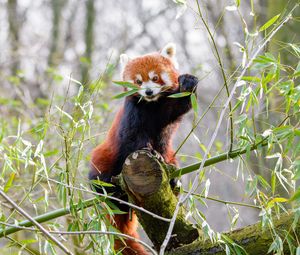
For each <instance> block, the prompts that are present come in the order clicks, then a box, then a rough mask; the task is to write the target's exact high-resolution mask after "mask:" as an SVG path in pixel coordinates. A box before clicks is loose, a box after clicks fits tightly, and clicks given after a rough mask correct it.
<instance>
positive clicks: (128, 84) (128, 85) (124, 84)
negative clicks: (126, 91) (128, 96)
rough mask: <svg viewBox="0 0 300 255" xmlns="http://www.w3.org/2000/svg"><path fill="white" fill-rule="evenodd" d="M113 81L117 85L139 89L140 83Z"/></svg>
mask: <svg viewBox="0 0 300 255" xmlns="http://www.w3.org/2000/svg"><path fill="white" fill-rule="evenodd" d="M113 83H114V84H116V85H119V86H122V87H124V88H130V89H139V86H138V85H136V84H134V83H131V82H128V81H113Z"/></svg>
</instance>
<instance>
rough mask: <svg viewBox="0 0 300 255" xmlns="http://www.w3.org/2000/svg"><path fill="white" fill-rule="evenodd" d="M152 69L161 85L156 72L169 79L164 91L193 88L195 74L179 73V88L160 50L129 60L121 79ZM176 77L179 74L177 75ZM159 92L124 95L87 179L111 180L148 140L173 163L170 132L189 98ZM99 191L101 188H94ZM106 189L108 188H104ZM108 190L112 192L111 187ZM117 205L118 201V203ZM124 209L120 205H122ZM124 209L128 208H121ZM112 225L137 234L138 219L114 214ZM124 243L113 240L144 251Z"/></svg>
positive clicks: (130, 253)
mask: <svg viewBox="0 0 300 255" xmlns="http://www.w3.org/2000/svg"><path fill="white" fill-rule="evenodd" d="M151 71H154V72H155V73H156V74H157V75H158V76H159V79H158V81H157V83H158V84H160V85H162V86H163V85H165V84H164V81H163V79H162V77H161V75H160V74H162V73H163V72H164V73H167V74H168V76H169V80H170V82H171V83H172V85H171V88H168V93H169V94H172V93H177V92H180V91H181V89H182V88H183V91H194V90H195V88H196V85H197V78H196V77H193V76H191V75H183V76H182V78H183V79H182V80H183V81H185V82H186V85H184V86H183V84H181V85H182V88H180V87H179V83H178V76H179V74H178V72H177V70H176V69H175V67H174V65H173V63H172V59H171V58H168V57H163V56H162V55H161V54H160V53H152V54H149V55H144V56H142V57H138V58H135V59H133V60H130V61H129V62H128V63H127V64H126V66H125V68H124V72H123V80H125V81H128V80H132V81H134V82H136V75H137V74H140V75H141V76H142V79H143V81H148V80H149V77H148V74H149V72H151ZM179 79H180V78H179ZM164 93H166V92H163V93H162V96H161V98H159V99H158V101H157V102H146V101H143V100H142V101H141V102H140V101H139V95H137V94H135V95H132V96H130V97H127V98H126V99H125V103H124V105H123V107H122V108H121V109H120V110H119V112H118V113H117V115H116V117H115V120H114V121H113V124H112V126H111V128H110V130H109V132H108V135H107V137H106V139H105V141H104V142H103V143H102V144H100V145H98V146H97V147H96V148H95V149H94V150H93V152H92V160H91V166H92V167H91V171H90V176H89V177H90V179H97V178H99V179H100V180H102V181H105V182H111V177H112V176H115V175H118V174H119V173H120V171H121V169H122V165H123V163H124V160H125V159H126V157H127V156H128V155H129V154H130V153H132V152H134V151H136V150H138V149H141V148H144V147H146V146H147V145H148V144H149V143H150V144H151V146H153V149H155V150H157V151H158V152H159V153H161V154H162V156H163V157H164V160H165V161H166V162H167V163H169V164H175V165H177V161H176V158H175V155H174V151H173V148H172V136H173V134H174V132H175V131H176V129H177V127H178V124H179V121H180V119H181V116H182V115H183V114H185V113H186V112H187V111H188V110H189V109H190V108H191V104H190V99H189V98H187V97H185V98H178V99H169V98H168V97H167V96H166V95H163V94H164ZM97 191H98V192H101V191H102V190H101V189H100V190H97ZM108 192H109V191H108ZM112 192H116V190H113V191H112ZM120 206H121V205H120ZM122 210H124V209H122ZM125 210H128V208H125ZM112 221H113V224H114V226H115V227H117V228H118V229H119V230H120V231H121V232H122V233H124V234H128V235H130V236H132V237H135V238H138V234H137V226H138V221H137V217H136V215H135V213H134V212H133V213H132V215H131V217H130V215H129V213H128V214H121V215H115V216H114V219H113V220H112ZM125 242H126V245H124V243H123V242H121V241H120V240H117V242H116V246H115V248H116V249H121V250H122V253H123V254H124V255H134V254H135V255H146V254H148V253H147V252H146V251H145V249H144V247H143V246H142V245H141V244H139V243H137V242H134V241H132V240H125Z"/></svg>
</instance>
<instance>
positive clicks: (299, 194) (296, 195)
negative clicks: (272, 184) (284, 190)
mask: <svg viewBox="0 0 300 255" xmlns="http://www.w3.org/2000/svg"><path fill="white" fill-rule="evenodd" d="M299 199H300V188H299V189H298V190H297V191H296V192H295V193H294V195H293V196H292V197H291V198H290V201H295V200H299Z"/></svg>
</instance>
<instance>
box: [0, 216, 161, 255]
mask: <svg viewBox="0 0 300 255" xmlns="http://www.w3.org/2000/svg"><path fill="white" fill-rule="evenodd" d="M0 225H5V226H8V227H13V228H18V229H20V230H26V231H34V232H38V231H39V230H38V229H36V228H29V227H21V226H18V225H14V224H9V223H5V222H1V221H0ZM48 232H49V233H51V234H53V235H114V236H120V237H123V238H126V239H129V240H132V241H135V242H137V243H140V244H142V245H143V246H145V247H146V248H147V249H149V250H150V251H151V253H152V254H154V255H157V252H156V251H155V250H153V248H152V247H151V246H150V245H148V244H147V243H145V242H143V241H141V240H139V239H137V238H134V237H132V236H130V235H126V234H123V233H119V232H112V231H97V230H87V231H51V230H50V231H48Z"/></svg>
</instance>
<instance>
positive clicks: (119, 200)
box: [41, 175, 171, 222]
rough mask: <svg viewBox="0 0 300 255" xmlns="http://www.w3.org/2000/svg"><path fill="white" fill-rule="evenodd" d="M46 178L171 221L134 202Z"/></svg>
mask: <svg viewBox="0 0 300 255" xmlns="http://www.w3.org/2000/svg"><path fill="white" fill-rule="evenodd" d="M41 176H42V177H44V178H47V177H45V176H43V175H41ZM47 180H49V181H51V182H55V183H57V184H60V185H63V186H65V187H66V188H71V189H75V190H79V191H83V192H87V193H90V194H93V195H96V196H101V197H104V198H108V199H111V200H115V201H117V202H119V203H120V204H124V205H128V206H129V207H131V208H134V209H136V210H139V211H142V212H144V213H147V214H149V215H151V216H152V217H153V218H156V219H159V220H162V221H166V222H170V221H171V219H167V218H164V217H161V216H159V215H157V214H155V213H152V212H150V211H148V210H146V209H144V208H143V207H140V206H137V205H135V204H132V203H129V202H127V201H124V200H122V199H119V198H117V197H113V196H110V195H107V194H101V193H98V192H95V191H91V190H86V189H83V188H78V187H74V186H70V185H67V184H64V183H62V182H59V181H56V180H53V179H51V178H47Z"/></svg>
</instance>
